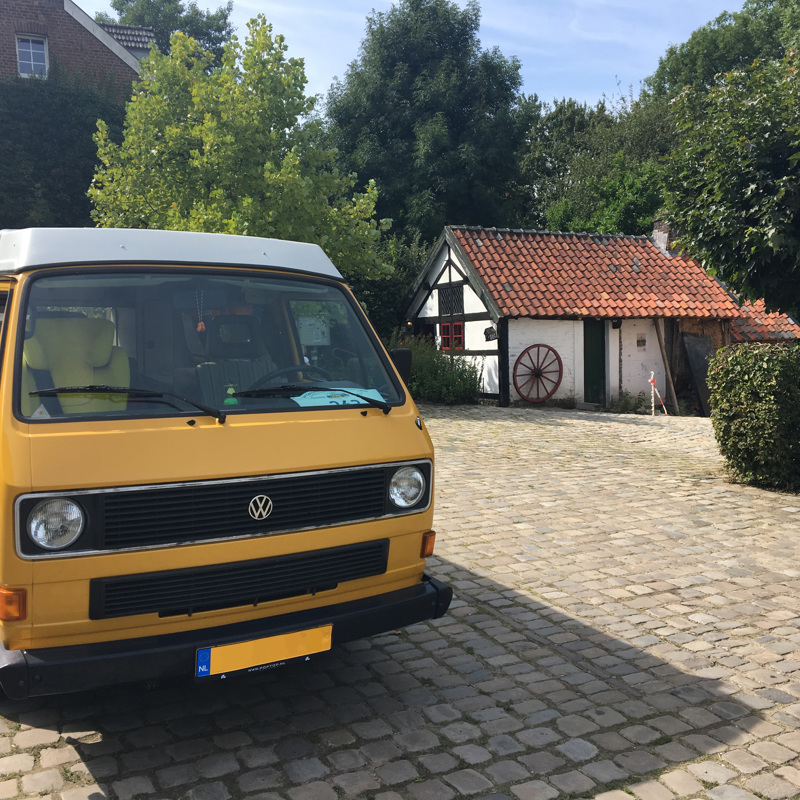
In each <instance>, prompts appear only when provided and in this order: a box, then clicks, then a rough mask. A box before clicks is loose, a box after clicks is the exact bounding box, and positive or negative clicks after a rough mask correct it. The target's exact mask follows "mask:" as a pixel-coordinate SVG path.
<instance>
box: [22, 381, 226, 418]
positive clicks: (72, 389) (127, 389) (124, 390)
mask: <svg viewBox="0 0 800 800" xmlns="http://www.w3.org/2000/svg"><path fill="white" fill-rule="evenodd" d="M28 394H29V395H30V396H31V397H33V396H39V397H53V396H55V395H57V394H127V395H128V396H130V397H140V398H142V399H147V398H159V397H172V398H174V399H175V400H180V401H181V402H183V403H187V404H188V405H190V406H194V407H195V408H196V409H197V410H198V411H202V412H203V413H204V414H208V415H209V416H210V417H214V418H215V419H216V420H217V422H219V424H220V425H222V424H224V423H225V419H226V415H225V414H224V413H223V412H222V411H220V410H219V409H217V408H211V406H206V405H203V404H202V403H197V402H195V401H194V400H190V399H189V398H188V397H181V396H180V395H179V394H173V393H172V392H158V391H154V390H151V389H136V388H134V387H132V386H107V385H106V384H89V385H87V386H55V387H53V388H52V389H37V390H36V391H34V392H28Z"/></svg>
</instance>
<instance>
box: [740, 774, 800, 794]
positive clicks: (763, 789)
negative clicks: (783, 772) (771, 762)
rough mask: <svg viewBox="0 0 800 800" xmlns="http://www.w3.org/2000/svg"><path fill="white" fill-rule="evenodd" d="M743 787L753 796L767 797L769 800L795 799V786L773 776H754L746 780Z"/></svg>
mask: <svg viewBox="0 0 800 800" xmlns="http://www.w3.org/2000/svg"><path fill="white" fill-rule="evenodd" d="M744 785H745V786H746V787H747V788H748V789H750V791H752V792H754V793H755V794H758V795H762V796H764V797H768V798H770V800H788V798H790V797H795V798H796V797H797V786H796V785H795V784H793V783H790V782H789V781H784V780H782V779H781V778H778V777H777V776H775V775H769V774H765V775H756V776H755V777H753V778H748V779H747V780H746V781H745V783H744Z"/></svg>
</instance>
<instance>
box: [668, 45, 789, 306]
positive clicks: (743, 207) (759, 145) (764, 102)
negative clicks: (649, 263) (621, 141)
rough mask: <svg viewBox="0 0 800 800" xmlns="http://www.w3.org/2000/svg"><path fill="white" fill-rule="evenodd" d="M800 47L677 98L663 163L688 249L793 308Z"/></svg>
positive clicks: (673, 212) (736, 283)
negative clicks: (670, 145)
mask: <svg viewBox="0 0 800 800" xmlns="http://www.w3.org/2000/svg"><path fill="white" fill-rule="evenodd" d="M799 74H800V56H798V53H797V51H794V50H790V51H789V53H788V54H787V55H786V57H785V58H784V59H783V60H782V61H770V62H758V61H757V62H755V63H754V64H753V65H752V66H750V67H748V68H747V69H744V70H739V71H735V72H728V73H726V74H725V75H723V76H720V78H719V80H718V81H717V83H716V84H715V85H714V86H713V87H712V88H711V90H710V91H709V92H707V93H705V92H701V91H698V90H694V89H686V90H685V91H684V92H683V93H682V94H681V95H680V96H679V97H678V99H677V101H676V105H677V114H676V119H677V120H678V142H677V145H676V147H675V149H674V151H673V153H672V155H671V156H670V158H669V160H668V163H667V165H666V169H665V172H664V180H665V186H666V205H667V211H668V214H669V218H670V220H671V222H672V223H673V224H674V226H675V227H676V228H677V229H678V230H679V231H680V232H681V234H682V239H681V241H682V242H683V243H684V245H685V246H686V248H687V249H688V251H689V252H690V253H691V254H692V256H694V257H695V258H698V259H699V260H700V261H701V262H702V263H703V265H704V266H705V267H706V269H708V270H710V271H711V273H712V274H714V275H716V276H718V277H719V278H721V279H722V280H723V281H725V282H726V283H727V284H728V285H729V286H731V288H732V289H734V290H735V291H737V292H739V293H740V294H741V296H742V297H744V298H746V299H750V300H756V299H758V298H761V297H763V298H764V300H765V302H766V304H767V306H768V308H769V309H771V310H774V309H781V310H782V311H785V312H788V313H790V314H793V315H795V316H796V315H798V313H800V266H798V262H799V261H800V84H799V83H798V75H799Z"/></svg>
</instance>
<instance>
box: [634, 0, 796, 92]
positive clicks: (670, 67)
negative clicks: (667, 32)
mask: <svg viewBox="0 0 800 800" xmlns="http://www.w3.org/2000/svg"><path fill="white" fill-rule="evenodd" d="M797 14H798V2H797V0H748V2H745V4H744V6H743V8H742V10H741V11H739V12H735V13H733V14H730V13H728V12H724V13H723V14H720V15H719V16H718V17H717V18H716V19H715V20H713V21H712V22H709V23H708V24H707V25H703V26H702V27H700V28H698V29H697V30H696V31H695V32H694V33H693V34H692V35H691V36H690V37H689V39H688V40H687V41H686V42H684V43H683V44H680V45H672V46H671V47H670V48H669V49H668V50H667V52H666V54H665V55H664V56H663V57H662V58H661V59H659V64H658V68H657V69H656V71H655V73H654V74H653V75H651V76H650V77H649V78H648V79H647V81H646V86H647V88H648V90H650V91H651V92H653V93H654V94H655V95H656V96H667V97H674V96H675V95H676V94H678V92H680V91H681V90H682V89H683V88H684V87H685V86H691V87H693V88H694V89H697V90H708V89H709V88H710V87H711V86H712V85H713V84H714V79H715V77H716V76H717V75H718V74H720V73H724V72H730V71H731V70H735V69H741V68H743V67H746V66H747V65H748V64H750V63H751V62H752V61H753V60H754V59H756V58H766V59H770V58H781V57H782V56H783V53H784V44H785V42H786V41H787V39H790V38H791V36H792V35H793V34H794V35H796V32H797V30H798V28H797V26H796V24H795V22H796V20H797Z"/></svg>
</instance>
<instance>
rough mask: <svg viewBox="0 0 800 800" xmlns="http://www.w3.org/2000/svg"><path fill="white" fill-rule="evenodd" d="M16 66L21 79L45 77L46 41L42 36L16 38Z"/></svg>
mask: <svg viewBox="0 0 800 800" xmlns="http://www.w3.org/2000/svg"><path fill="white" fill-rule="evenodd" d="M17 64H18V65H19V74H20V75H21V76H22V77H23V78H30V77H31V75H41V76H42V77H43V78H46V77H47V39H45V38H44V37H43V36H17Z"/></svg>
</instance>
